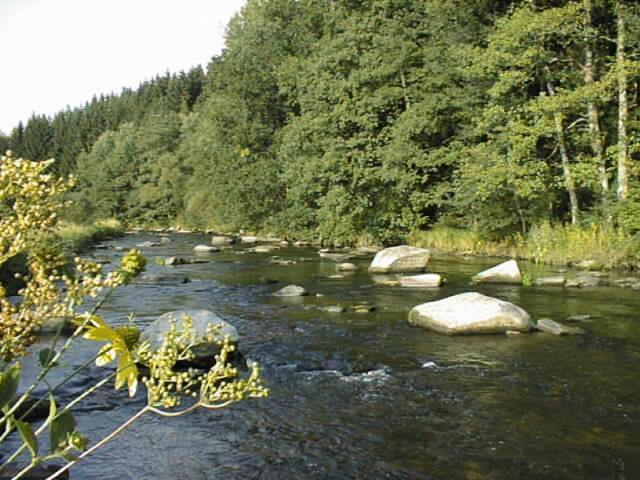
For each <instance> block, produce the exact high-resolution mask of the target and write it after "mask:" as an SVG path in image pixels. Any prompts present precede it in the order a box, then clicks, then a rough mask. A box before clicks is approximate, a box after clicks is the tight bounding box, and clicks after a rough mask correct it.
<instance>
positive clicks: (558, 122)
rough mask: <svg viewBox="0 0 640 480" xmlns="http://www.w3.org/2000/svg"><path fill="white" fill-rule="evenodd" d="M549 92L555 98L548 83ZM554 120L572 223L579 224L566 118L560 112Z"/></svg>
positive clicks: (554, 116)
mask: <svg viewBox="0 0 640 480" xmlns="http://www.w3.org/2000/svg"><path fill="white" fill-rule="evenodd" d="M547 91H548V92H549V95H550V96H552V97H554V96H555V94H556V92H555V90H554V88H553V85H552V84H551V82H549V81H547ZM553 120H554V123H555V127H556V136H557V137H558V149H559V150H560V160H561V162H562V174H563V176H564V184H565V187H566V188H567V192H569V206H570V208H571V223H572V224H573V225H575V224H576V223H578V212H579V206H578V194H577V192H576V182H575V179H574V178H573V173H572V171H571V164H570V162H569V152H568V150H567V142H566V139H565V136H564V116H563V115H562V113H560V112H556V113H554V114H553Z"/></svg>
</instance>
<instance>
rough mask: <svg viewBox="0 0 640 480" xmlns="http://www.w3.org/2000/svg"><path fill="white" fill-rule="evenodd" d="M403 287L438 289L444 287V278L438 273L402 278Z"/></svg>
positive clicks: (401, 284)
mask: <svg viewBox="0 0 640 480" xmlns="http://www.w3.org/2000/svg"><path fill="white" fill-rule="evenodd" d="M400 286H401V287H429V288H436V287H441V286H442V277H441V276H440V275H438V274H437V273H424V274H422V275H411V276H408V277H400Z"/></svg>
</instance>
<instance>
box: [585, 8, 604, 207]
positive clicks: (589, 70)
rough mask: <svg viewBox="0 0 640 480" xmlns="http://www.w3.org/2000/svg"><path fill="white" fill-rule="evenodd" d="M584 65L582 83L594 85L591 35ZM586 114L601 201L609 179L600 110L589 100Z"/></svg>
mask: <svg viewBox="0 0 640 480" xmlns="http://www.w3.org/2000/svg"><path fill="white" fill-rule="evenodd" d="M591 8H592V5H591V0H585V10H586V12H587V21H586V28H587V29H590V28H591V27H592V25H591ZM584 53H585V64H584V83H585V84H586V85H587V86H591V85H593V83H594V77H595V73H594V70H595V69H594V66H593V42H592V40H591V35H590V34H587V35H585V52H584ZM587 113H588V118H589V134H590V136H591V150H593V157H594V159H595V161H596V165H598V173H599V180H600V191H601V194H602V199H603V201H604V200H605V199H606V196H607V194H608V193H609V177H608V176H607V160H606V158H605V156H604V145H603V142H602V132H601V131H600V109H599V108H598V105H597V104H596V103H595V101H593V100H589V102H588V104H587Z"/></svg>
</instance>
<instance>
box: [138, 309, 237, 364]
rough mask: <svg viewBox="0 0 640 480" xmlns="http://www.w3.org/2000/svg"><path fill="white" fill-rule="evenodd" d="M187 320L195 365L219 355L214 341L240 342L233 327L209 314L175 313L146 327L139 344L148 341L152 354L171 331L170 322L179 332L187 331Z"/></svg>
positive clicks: (195, 311) (168, 313) (169, 313)
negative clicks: (226, 339)
mask: <svg viewBox="0 0 640 480" xmlns="http://www.w3.org/2000/svg"><path fill="white" fill-rule="evenodd" d="M186 317H190V318H191V322H192V325H191V328H190V331H189V335H190V338H191V342H192V344H193V347H192V348H191V351H192V352H193V354H194V355H195V362H196V363H208V362H212V361H213V359H214V357H215V355H216V354H217V353H218V352H219V351H220V347H219V345H218V344H217V343H216V341H217V340H218V341H219V340H222V339H223V338H224V337H225V336H228V337H229V340H230V341H231V343H234V344H235V343H238V340H240V335H238V330H237V329H236V327H234V326H233V325H231V324H230V323H228V322H226V321H224V320H222V319H221V318H220V317H218V315H216V314H215V313H213V312H212V311H210V310H176V311H172V312H167V313H165V314H164V315H161V316H160V317H158V319H157V320H155V321H154V322H153V323H151V324H150V325H149V326H147V328H145V329H144V331H143V332H142V334H141V335H140V341H143V342H144V341H148V342H149V347H150V348H151V350H157V349H158V348H160V346H161V345H162V343H163V342H164V338H165V335H166V334H167V332H169V330H170V329H171V325H172V322H173V321H175V324H176V328H177V330H178V331H181V330H183V329H185V328H186V325H185V318H186ZM210 328H214V329H215V330H214V332H215V335H214V336H213V339H211V338H209V329H210Z"/></svg>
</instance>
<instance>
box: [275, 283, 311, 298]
mask: <svg viewBox="0 0 640 480" xmlns="http://www.w3.org/2000/svg"><path fill="white" fill-rule="evenodd" d="M273 295H274V296H275V297H304V296H306V295H309V292H307V291H306V290H305V289H304V288H302V287H300V286H298V285H287V286H286V287H284V288H281V289H280V290H278V291H277V292H275V293H274V294H273Z"/></svg>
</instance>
